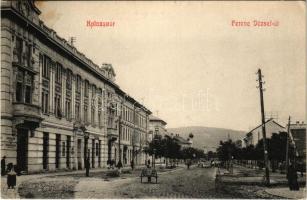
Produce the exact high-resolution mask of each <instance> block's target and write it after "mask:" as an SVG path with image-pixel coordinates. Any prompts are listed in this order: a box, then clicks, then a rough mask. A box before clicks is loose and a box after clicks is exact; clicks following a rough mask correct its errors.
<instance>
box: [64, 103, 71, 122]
mask: <svg viewBox="0 0 307 200" xmlns="http://www.w3.org/2000/svg"><path fill="white" fill-rule="evenodd" d="M65 109H66V110H65V113H66V119H67V120H71V101H70V99H66V102H65Z"/></svg>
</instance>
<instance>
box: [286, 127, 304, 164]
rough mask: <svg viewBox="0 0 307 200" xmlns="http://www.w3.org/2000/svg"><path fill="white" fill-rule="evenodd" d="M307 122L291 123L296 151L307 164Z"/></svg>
mask: <svg viewBox="0 0 307 200" xmlns="http://www.w3.org/2000/svg"><path fill="white" fill-rule="evenodd" d="M306 127H307V126H306V124H305V123H304V122H301V123H300V122H296V123H295V124H290V127H289V130H290V139H291V140H290V141H291V143H292V145H293V146H294V149H295V151H296V156H297V157H298V159H299V160H301V161H303V162H304V163H305V165H306Z"/></svg>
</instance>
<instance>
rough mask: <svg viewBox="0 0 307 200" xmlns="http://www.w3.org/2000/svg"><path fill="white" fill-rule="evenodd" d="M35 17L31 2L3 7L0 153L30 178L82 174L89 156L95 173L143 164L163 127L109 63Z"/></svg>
mask: <svg viewBox="0 0 307 200" xmlns="http://www.w3.org/2000/svg"><path fill="white" fill-rule="evenodd" d="M40 14H41V11H40V10H39V9H38V8H37V7H36V6H35V3H34V1H33V0H29V1H21V0H19V1H5V0H3V1H2V2H1V18H2V20H1V155H2V156H6V159H7V163H13V164H14V165H17V167H18V168H19V170H21V171H24V172H28V173H29V172H43V171H53V170H61V169H75V170H78V169H83V168H84V166H85V159H86V158H89V159H90V163H91V167H92V168H97V167H106V166H107V165H108V164H109V163H111V161H115V163H118V162H119V161H121V162H122V164H123V165H124V166H125V165H130V162H131V161H132V160H133V161H134V163H135V164H145V161H146V160H147V159H148V158H147V157H148V155H146V154H145V153H144V151H143V149H144V148H145V147H146V146H147V145H148V143H149V142H150V140H151V139H152V137H153V134H154V133H156V132H159V133H162V132H163V131H164V130H165V129H164V128H162V126H161V127H160V126H158V129H156V124H155V123H156V120H153V119H152V120H150V116H151V111H150V110H149V109H148V108H146V107H145V106H144V105H142V104H141V103H139V102H138V101H137V100H135V99H134V98H133V97H131V96H129V95H128V94H127V93H126V92H125V91H123V90H122V89H121V88H120V87H119V86H118V85H117V83H116V81H115V77H116V74H115V70H114V68H113V66H112V65H111V64H106V63H104V64H102V65H97V64H95V63H93V61H91V60H90V59H89V58H87V57H86V56H85V55H84V54H83V53H81V52H79V51H78V50H77V49H76V48H75V47H74V46H73V45H72V44H71V43H69V42H68V41H66V40H65V39H63V38H61V37H60V36H59V35H58V34H57V33H56V31H55V30H52V29H50V28H49V27H47V26H46V25H45V24H44V22H43V21H42V20H40V18H39V15H40ZM158 121H159V120H158ZM151 123H152V124H151ZM159 123H160V122H159ZM162 124H163V123H162ZM164 125H166V123H164ZM160 128H161V129H160ZM113 163H114V162H113Z"/></svg>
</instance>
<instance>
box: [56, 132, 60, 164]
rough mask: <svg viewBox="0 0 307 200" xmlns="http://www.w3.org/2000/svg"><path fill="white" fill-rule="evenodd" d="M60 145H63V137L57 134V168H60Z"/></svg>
mask: <svg viewBox="0 0 307 200" xmlns="http://www.w3.org/2000/svg"><path fill="white" fill-rule="evenodd" d="M60 145H61V135H60V134H56V138H55V168H56V169H58V168H59V167H60V148H61V147H60Z"/></svg>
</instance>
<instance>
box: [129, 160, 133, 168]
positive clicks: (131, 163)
mask: <svg viewBox="0 0 307 200" xmlns="http://www.w3.org/2000/svg"><path fill="white" fill-rule="evenodd" d="M130 165H131V169H132V170H134V162H133V160H131V162H130Z"/></svg>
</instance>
